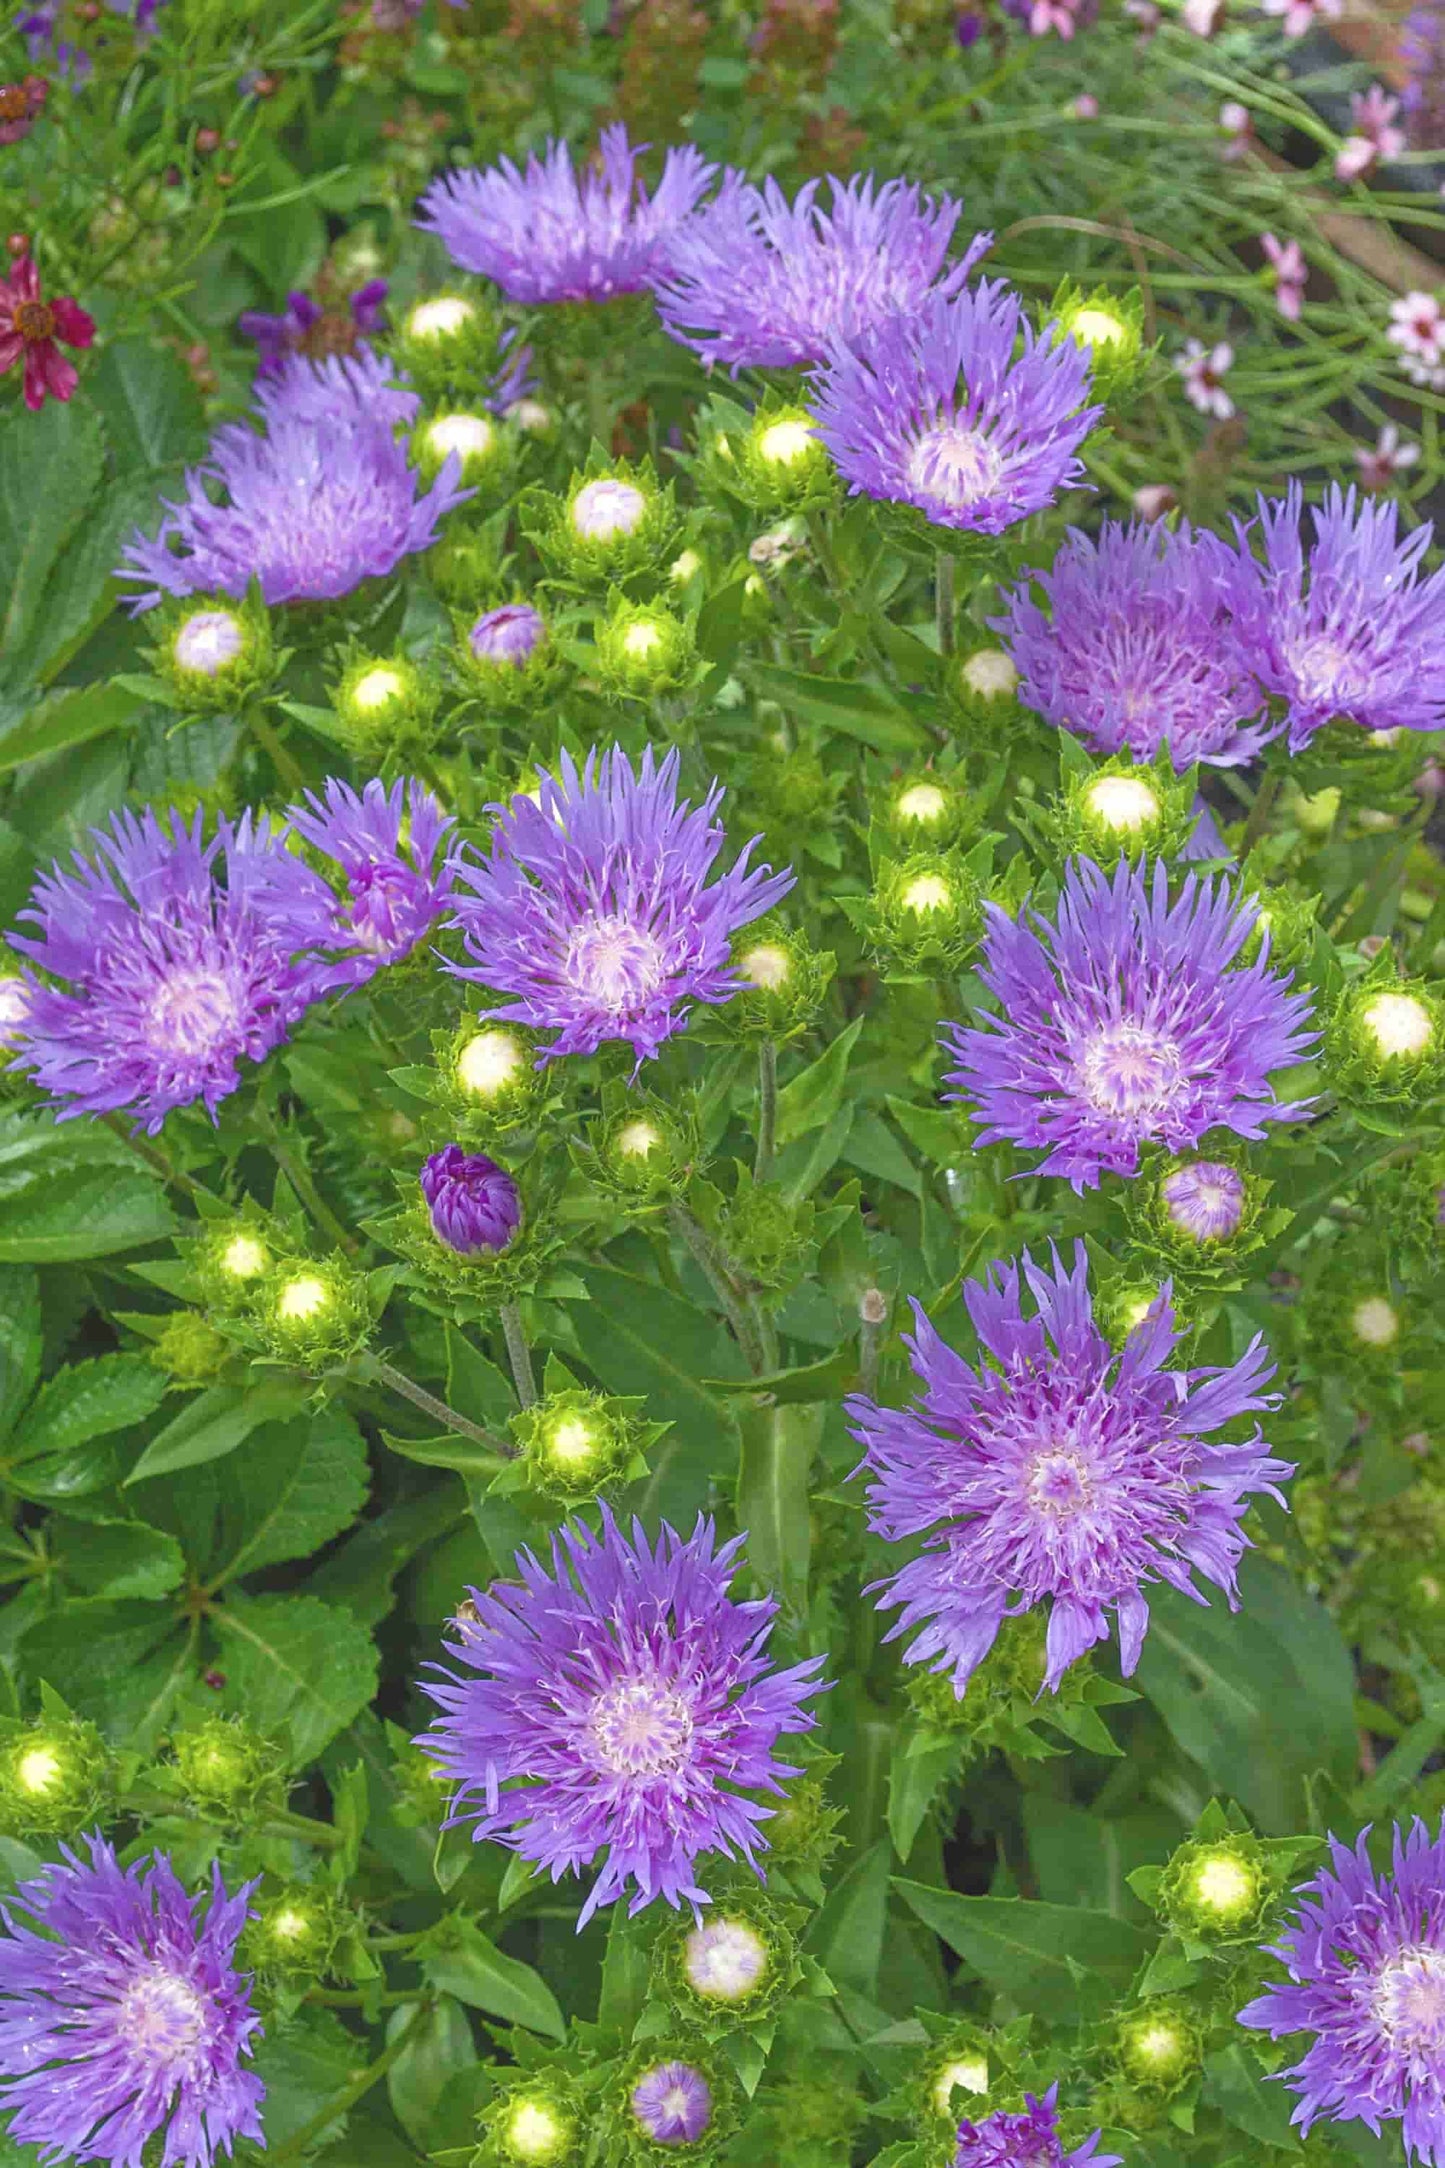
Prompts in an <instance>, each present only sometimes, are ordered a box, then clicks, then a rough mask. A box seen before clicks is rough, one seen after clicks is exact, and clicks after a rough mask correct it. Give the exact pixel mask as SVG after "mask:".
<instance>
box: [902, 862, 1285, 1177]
mask: <svg viewBox="0 0 1445 2168" xmlns="http://www.w3.org/2000/svg"><path fill="white" fill-rule="evenodd" d="M984 908H985V914H986V917H987V919H988V931H987V935H986V938H985V961H984V963H983V966H982V967H981V970H980V976H981V978H982V980H983V983H984V985H985V986H986V987H987V989H988V991H989V992H990V994H992V995H993V997H994V999H995V1000H996V1001H997V1003H998V1013H997V1015H994V1014H986V1015H984V1016H983V1018H982V1020H981V1022H980V1023H979V1025H977V1026H976V1027H974V1028H971V1029H964V1028H963V1027H961V1026H959V1025H947V1026H945V1028H944V1044H945V1047H946V1048H947V1050H948V1051H949V1052H950V1053H951V1054H952V1055H953V1057H954V1060H955V1062H956V1064H957V1066H956V1067H955V1068H954V1069H953V1070H951V1071H950V1073H949V1077H948V1082H949V1084H950V1086H951V1087H952V1094H951V1096H953V1097H956V1098H958V1099H960V1100H962V1101H963V1102H964V1103H965V1104H967V1105H968V1106H969V1107H970V1109H971V1111H972V1112H973V1114H974V1117H975V1119H976V1120H977V1121H978V1122H979V1123H980V1125H981V1126H980V1130H979V1137H978V1142H979V1144H980V1145H985V1144H991V1143H993V1142H995V1141H997V1140H999V1139H1007V1140H1008V1141H1009V1142H1011V1143H1013V1144H1015V1145H1018V1146H1019V1147H1020V1148H1021V1149H1023V1150H1025V1151H1042V1152H1043V1153H1044V1154H1045V1156H1044V1158H1043V1159H1041V1160H1040V1161H1039V1163H1038V1166H1039V1171H1040V1172H1041V1173H1044V1174H1057V1175H1062V1176H1063V1177H1064V1178H1065V1179H1066V1180H1068V1181H1069V1182H1071V1183H1072V1185H1073V1187H1074V1188H1075V1189H1076V1190H1078V1191H1079V1192H1081V1193H1082V1192H1083V1191H1084V1190H1085V1189H1092V1188H1094V1187H1095V1186H1096V1185H1097V1183H1098V1181H1099V1179H1100V1176H1101V1175H1102V1174H1103V1173H1104V1172H1105V1171H1106V1170H1107V1171H1110V1172H1113V1173H1116V1174H1127V1175H1132V1174H1134V1173H1136V1172H1137V1171H1138V1165H1139V1151H1140V1147H1141V1145H1143V1144H1144V1143H1145V1142H1147V1141H1150V1140H1154V1141H1158V1142H1160V1143H1163V1144H1165V1145H1167V1146H1168V1147H1169V1149H1170V1150H1171V1151H1185V1150H1192V1149H1194V1148H1195V1147H1196V1146H1197V1145H1198V1144H1199V1142H1200V1140H1201V1139H1202V1138H1203V1137H1204V1135H1205V1134H1206V1132H1207V1131H1209V1130H1211V1129H1216V1128H1223V1129H1231V1130H1233V1131H1234V1133H1235V1134H1236V1135H1237V1136H1241V1137H1249V1138H1254V1139H1258V1138H1260V1137H1262V1136H1263V1135H1264V1134H1265V1125H1266V1124H1267V1123H1269V1122H1276V1121H1286V1120H1292V1119H1294V1118H1296V1117H1298V1116H1299V1115H1302V1114H1305V1113H1307V1112H1308V1103H1307V1102H1304V1103H1300V1104H1280V1103H1279V1102H1278V1101H1277V1100H1276V1099H1275V1098H1274V1096H1273V1093H1272V1091H1271V1089H1270V1081H1269V1080H1270V1076H1271V1074H1272V1072H1274V1071H1275V1070H1278V1069H1283V1068H1286V1067H1288V1066H1290V1065H1292V1064H1294V1063H1298V1062H1300V1061H1302V1060H1303V1059H1304V1057H1305V1055H1306V1054H1307V1052H1308V1051H1309V1048H1310V1046H1311V1045H1312V1044H1313V1041H1314V1038H1315V1036H1316V1035H1315V1034H1314V1033H1313V1032H1311V1031H1310V1030H1308V1029H1307V1028H1306V1027H1307V1024H1308V1021H1309V1017H1310V1013H1311V1012H1310V1001H1309V998H1308V996H1307V995H1306V994H1303V993H1291V992H1290V990H1289V989H1290V978H1289V977H1288V976H1287V975H1282V974H1280V973H1278V972H1276V971H1273V970H1272V969H1271V968H1270V965H1269V961H1268V953H1267V950H1266V949H1263V948H1262V949H1261V951H1260V953H1259V955H1258V956H1257V957H1256V959H1255V961H1254V962H1253V963H1250V964H1245V965H1241V964H1240V962H1239V956H1240V952H1241V950H1242V949H1243V948H1244V945H1245V943H1246V941H1247V940H1248V937H1249V933H1250V929H1251V926H1252V923H1253V918H1254V908H1253V906H1252V905H1250V904H1248V903H1246V902H1244V901H1243V900H1242V899H1241V898H1240V896H1239V895H1238V894H1237V893H1236V892H1235V891H1233V890H1232V889H1231V888H1230V887H1229V886H1228V885H1227V884H1225V883H1223V882H1220V881H1216V880H1201V879H1199V877H1198V876H1197V875H1194V874H1190V875H1188V876H1187V877H1186V878H1185V880H1184V881H1183V882H1182V883H1181V885H1180V891H1179V895H1178V897H1177V898H1176V899H1175V900H1174V901H1172V902H1171V900H1170V895H1169V876H1168V871H1167V869H1166V868H1165V867H1164V866H1163V865H1162V864H1156V865H1155V866H1154V867H1153V868H1152V870H1146V869H1145V868H1142V867H1140V868H1136V867H1133V866H1131V865H1130V864H1129V863H1128V861H1127V860H1123V859H1121V860H1120V863H1119V866H1118V869H1117V871H1116V873H1115V874H1114V877H1113V879H1112V881H1111V880H1109V879H1108V878H1106V876H1105V875H1104V874H1103V873H1102V872H1101V871H1100V870H1099V868H1098V867H1097V866H1096V865H1094V864H1092V863H1091V862H1090V861H1089V860H1087V859H1083V860H1076V861H1075V862H1074V863H1073V864H1071V865H1070V867H1069V869H1068V871H1067V873H1066V875H1065V879H1064V884H1063V888H1062V891H1061V893H1060V896H1059V900H1058V903H1057V905H1056V907H1055V911H1054V916H1053V919H1052V920H1049V919H1045V918H1043V917H1042V916H1040V915H1039V914H1038V913H1036V912H1030V913H1027V914H1021V915H1020V916H1019V917H1018V918H1017V919H1013V918H1010V917H1009V916H1008V914H1007V913H1006V912H1005V911H1003V910H1002V909H1000V908H999V907H998V906H997V905H995V904H987V905H985V907H984Z"/></svg>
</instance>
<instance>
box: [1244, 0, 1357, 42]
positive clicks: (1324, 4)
mask: <svg viewBox="0 0 1445 2168" xmlns="http://www.w3.org/2000/svg"><path fill="white" fill-rule="evenodd" d="M1259 4H1260V6H1261V8H1262V9H1263V10H1264V12H1265V14H1266V15H1282V16H1283V17H1284V34H1285V36H1286V37H1287V38H1302V37H1303V36H1304V35H1305V33H1306V32H1307V31H1309V30H1313V28H1314V26H1315V24H1316V22H1317V21H1318V20H1319V18H1320V17H1321V16H1324V15H1327V16H1329V17H1330V19H1331V20H1332V21H1338V19H1339V17H1340V16H1341V15H1343V14H1344V12H1345V0H1259Z"/></svg>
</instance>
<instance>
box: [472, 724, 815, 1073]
mask: <svg viewBox="0 0 1445 2168" xmlns="http://www.w3.org/2000/svg"><path fill="white" fill-rule="evenodd" d="M677 770H678V755H677V752H676V749H674V750H673V751H672V752H670V753H669V754H668V755H667V757H666V758H665V759H664V760H663V761H662V762H661V763H660V764H659V763H658V762H657V761H656V760H655V759H654V757H653V753H652V749H651V747H650V746H649V747H648V748H647V750H646V751H645V752H644V753H643V756H642V762H641V765H640V767H639V769H638V770H637V773H636V774H634V773H633V770H632V767H631V764H630V762H629V761H628V759H627V756H626V754H625V753H623V752H622V751H621V749H620V748H619V747H617V746H614V747H613V748H612V749H611V751H610V752H607V753H604V754H603V755H602V756H601V758H600V759H599V758H598V755H597V753H596V752H595V751H594V752H592V753H589V754H588V756H587V761H586V765H585V766H584V767H583V768H582V770H581V771H580V773H579V771H578V769H577V767H576V764H575V763H574V762H573V760H572V758H571V756H570V754H568V753H565V752H564V753H563V755H562V758H561V772H560V777H553V776H551V775H543V776H542V777H541V780H540V783H539V786H538V789H537V792H536V795H535V797H532V796H519V797H517V798H515V799H514V800H513V801H512V803H511V805H510V806H498V807H493V808H492V809H491V810H492V811H494V812H496V813H497V814H498V815H499V818H498V820H497V822H496V825H495V826H494V828H493V830H492V836H491V845H490V849H489V851H488V854H487V856H486V858H485V859H482V860H481V861H476V860H473V859H471V858H469V857H467V856H466V855H465V853H458V854H457V856H456V858H455V859H454V861H453V865H454V870H455V872H456V875H457V878H458V879H459V880H460V881H461V882H463V883H465V884H466V886H467V887H468V888H470V889H471V890H472V891H473V893H472V894H471V895H469V896H458V898H457V899H456V918H455V921H454V923H455V924H456V925H457V926H459V927H460V929H461V932H462V936H463V939H464V940H465V942H466V946H467V950H468V953H469V954H470V955H471V956H472V957H474V958H475V959H476V961H475V964H474V965H470V966H468V965H449V966H448V969H449V970H454V971H455V972H456V974H457V976H458V977H459V978H464V979H471V980H474V981H475V982H476V983H478V984H479V985H482V986H485V987H488V988H490V989H491V990H492V991H494V992H496V993H500V994H508V995H510V996H512V997H513V998H512V999H511V1000H510V1001H509V1002H508V1003H507V1004H506V1005H504V1006H501V1007H497V1008H491V1009H485V1010H483V1012H482V1013H483V1015H484V1016H488V1017H496V1018H502V1019H505V1020H506V1021H508V1022H511V1023H518V1024H526V1025H528V1026H530V1027H531V1028H532V1029H533V1030H536V1031H553V1032H555V1033H556V1034H557V1036H556V1038H555V1039H554V1040H553V1041H552V1043H551V1045H550V1046H548V1047H545V1048H544V1049H543V1050H542V1054H541V1056H540V1060H541V1061H547V1060H552V1059H555V1058H556V1056H558V1055H559V1054H592V1053H595V1052H596V1050H597V1048H598V1047H599V1046H601V1045H602V1043H603V1041H604V1040H607V1039H626V1040H628V1041H629V1042H630V1043H631V1046H632V1048H633V1051H634V1053H635V1054H636V1056H637V1060H638V1064H639V1066H640V1065H641V1063H642V1062H643V1061H644V1060H647V1059H650V1058H651V1057H652V1056H654V1055H655V1054H656V1053H657V1052H658V1050H659V1048H660V1047H661V1046H662V1044H663V1042H664V1040H666V1039H669V1038H671V1036H672V1034H673V1033H674V1032H676V1031H681V1030H683V1029H684V1028H685V1026H686V1022H687V1005H688V1004H689V1003H691V1002H694V1001H706V1002H720V1001H727V1000H729V999H731V997H732V995H734V994H735V993H737V992H738V991H739V989H740V988H741V987H742V986H743V984H744V983H745V982H744V981H743V980H742V979H741V978H740V977H739V976H738V974H737V973H736V972H735V971H734V970H733V968H732V962H731V952H730V943H731V941H732V937H733V935H734V934H735V933H736V932H737V930H738V928H739V927H741V926H746V925H748V924H750V923H751V921H752V920H753V919H755V918H761V917H762V916H763V914H764V913H765V912H767V911H770V910H772V908H773V907H774V905H775V904H777V903H779V902H781V900H782V898H783V897H784V896H785V895H786V894H787V892H788V890H789V889H790V888H791V887H792V885H793V876H792V874H791V873H790V872H783V873H773V872H771V871H770V870H769V868H768V867H766V866H756V867H753V866H749V864H748V857H749V854H750V852H751V851H752V848H753V843H755V842H756V841H757V838H756V837H754V838H753V842H750V843H747V844H745V845H744V847H743V850H742V852H741V854H740V855H739V857H738V859H737V861H736V863H735V864H734V865H733V866H732V868H731V870H730V871H729V872H727V873H725V874H724V875H723V876H722V877H721V879H719V880H716V881H714V882H713V883H712V884H711V886H708V885H707V878H708V875H709V873H710V872H711V871H712V868H713V864H714V861H715V860H716V858H717V855H718V852H719V851H720V850H721V849H722V844H723V826H722V823H721V821H719V820H718V819H717V818H716V814H717V809H718V806H719V804H720V802H721V800H722V786H721V784H716V783H715V784H714V785H713V787H712V789H711V790H710V791H709V792H708V794H707V797H706V798H705V799H704V800H703V802H702V804H701V805H700V806H688V805H687V804H685V803H684V804H679V802H678V797H677Z"/></svg>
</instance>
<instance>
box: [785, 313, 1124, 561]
mask: <svg viewBox="0 0 1445 2168" xmlns="http://www.w3.org/2000/svg"><path fill="white" fill-rule="evenodd" d="M816 384H817V393H816V397H815V399H814V412H815V414H816V417H817V430H818V435H819V436H820V437H821V439H822V441H823V443H824V444H825V445H826V446H827V447H828V450H829V451H830V452H831V453H832V455H833V458H834V460H835V461H836V463H837V467H838V471H839V473H840V474H841V475H842V477H843V479H844V481H845V482H847V484H848V487H849V492H850V494H851V495H853V496H857V495H859V494H860V493H861V494H862V495H864V496H868V497H877V498H882V499H884V500H886V501H888V502H891V503H895V504H907V505H912V506H914V507H915V508H916V509H917V510H918V511H920V512H922V513H923V514H924V516H925V517H926V518H927V519H928V520H929V521H931V522H933V523H934V524H936V525H939V526H943V527H953V528H959V529H963V530H967V531H971V532H973V533H977V534H986V535H996V534H1002V533H1004V532H1005V530H1006V529H1008V528H1009V527H1012V526H1014V525H1015V524H1016V522H1017V521H1019V520H1021V519H1027V518H1028V517H1029V516H1030V514H1031V513H1034V512H1041V511H1043V510H1044V509H1045V507H1046V506H1048V505H1050V504H1052V503H1053V501H1054V499H1055V497H1056V496H1057V495H1058V493H1059V491H1060V490H1061V489H1066V488H1068V487H1070V486H1071V485H1072V484H1073V483H1074V482H1076V481H1079V480H1080V479H1082V476H1083V471H1084V470H1083V467H1082V465H1081V464H1080V462H1079V459H1078V457H1077V453H1078V449H1079V446H1080V445H1081V444H1082V443H1083V441H1084V438H1085V437H1086V436H1087V435H1088V433H1089V431H1090V429H1091V428H1092V427H1093V425H1094V423H1095V422H1096V421H1097V420H1098V419H1099V416H1100V414H1101V413H1102V411H1103V410H1102V408H1100V407H1097V406H1088V405H1086V404H1085V400H1086V397H1087V394H1088V385H1089V364H1088V361H1087V358H1086V357H1085V355H1084V354H1083V353H1082V352H1081V351H1080V349H1079V348H1078V347H1077V346H1075V345H1073V344H1072V342H1067V341H1066V342H1065V343H1064V344H1062V345H1056V344H1051V343H1047V342H1045V341H1043V340H1040V339H1036V338H1035V336H1034V333H1033V331H1032V330H1031V329H1030V327H1029V326H1028V324H1027V323H1026V322H1025V321H1024V316H1023V310H1022V307H1021V305H1020V303H1019V299H1018V296H1017V295H1016V294H1014V293H1012V292H1011V291H1010V290H1009V289H1008V288H1007V287H1004V286H1002V285H1000V284H998V283H997V282H992V283H991V282H990V281H988V280H986V279H985V280H983V281H982V282H981V283H980V284H979V285H978V286H977V287H976V288H971V289H968V290H966V291H964V292H962V293H959V294H957V295H955V296H954V297H953V298H952V299H947V298H945V297H944V296H942V295H933V296H931V297H930V298H929V299H928V300H927V301H926V302H924V303H923V304H922V306H921V307H920V308H919V309H918V311H917V312H916V313H915V314H913V315H910V316H906V317H905V316H898V317H893V318H890V319H889V320H888V321H887V322H885V323H882V324H879V325H878V326H877V327H876V328H874V329H872V330H870V331H867V332H864V333H862V334H861V335H859V336H858V337H855V338H853V339H851V340H849V341H846V342H845V341H844V340H842V339H838V340H836V341H835V342H834V344H833V345H832V346H831V347H830V348H829V349H828V352H827V355H826V357H825V362H824V366H823V367H822V368H821V369H820V370H819V372H818V375H817V378H816Z"/></svg>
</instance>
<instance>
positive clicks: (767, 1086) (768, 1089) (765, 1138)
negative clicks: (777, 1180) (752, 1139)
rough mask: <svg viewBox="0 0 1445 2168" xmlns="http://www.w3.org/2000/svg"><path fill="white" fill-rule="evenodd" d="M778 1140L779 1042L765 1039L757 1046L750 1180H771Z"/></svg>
mask: <svg viewBox="0 0 1445 2168" xmlns="http://www.w3.org/2000/svg"><path fill="white" fill-rule="evenodd" d="M777 1139H778V1045H777V1041H776V1040H775V1039H764V1040H763V1041H762V1043H761V1045H760V1046H759V1047H758V1153H757V1158H756V1159H755V1160H754V1162H753V1180H754V1181H755V1182H768V1181H771V1180H772V1174H773V1154H774V1152H775V1150H776V1149H777Z"/></svg>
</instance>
